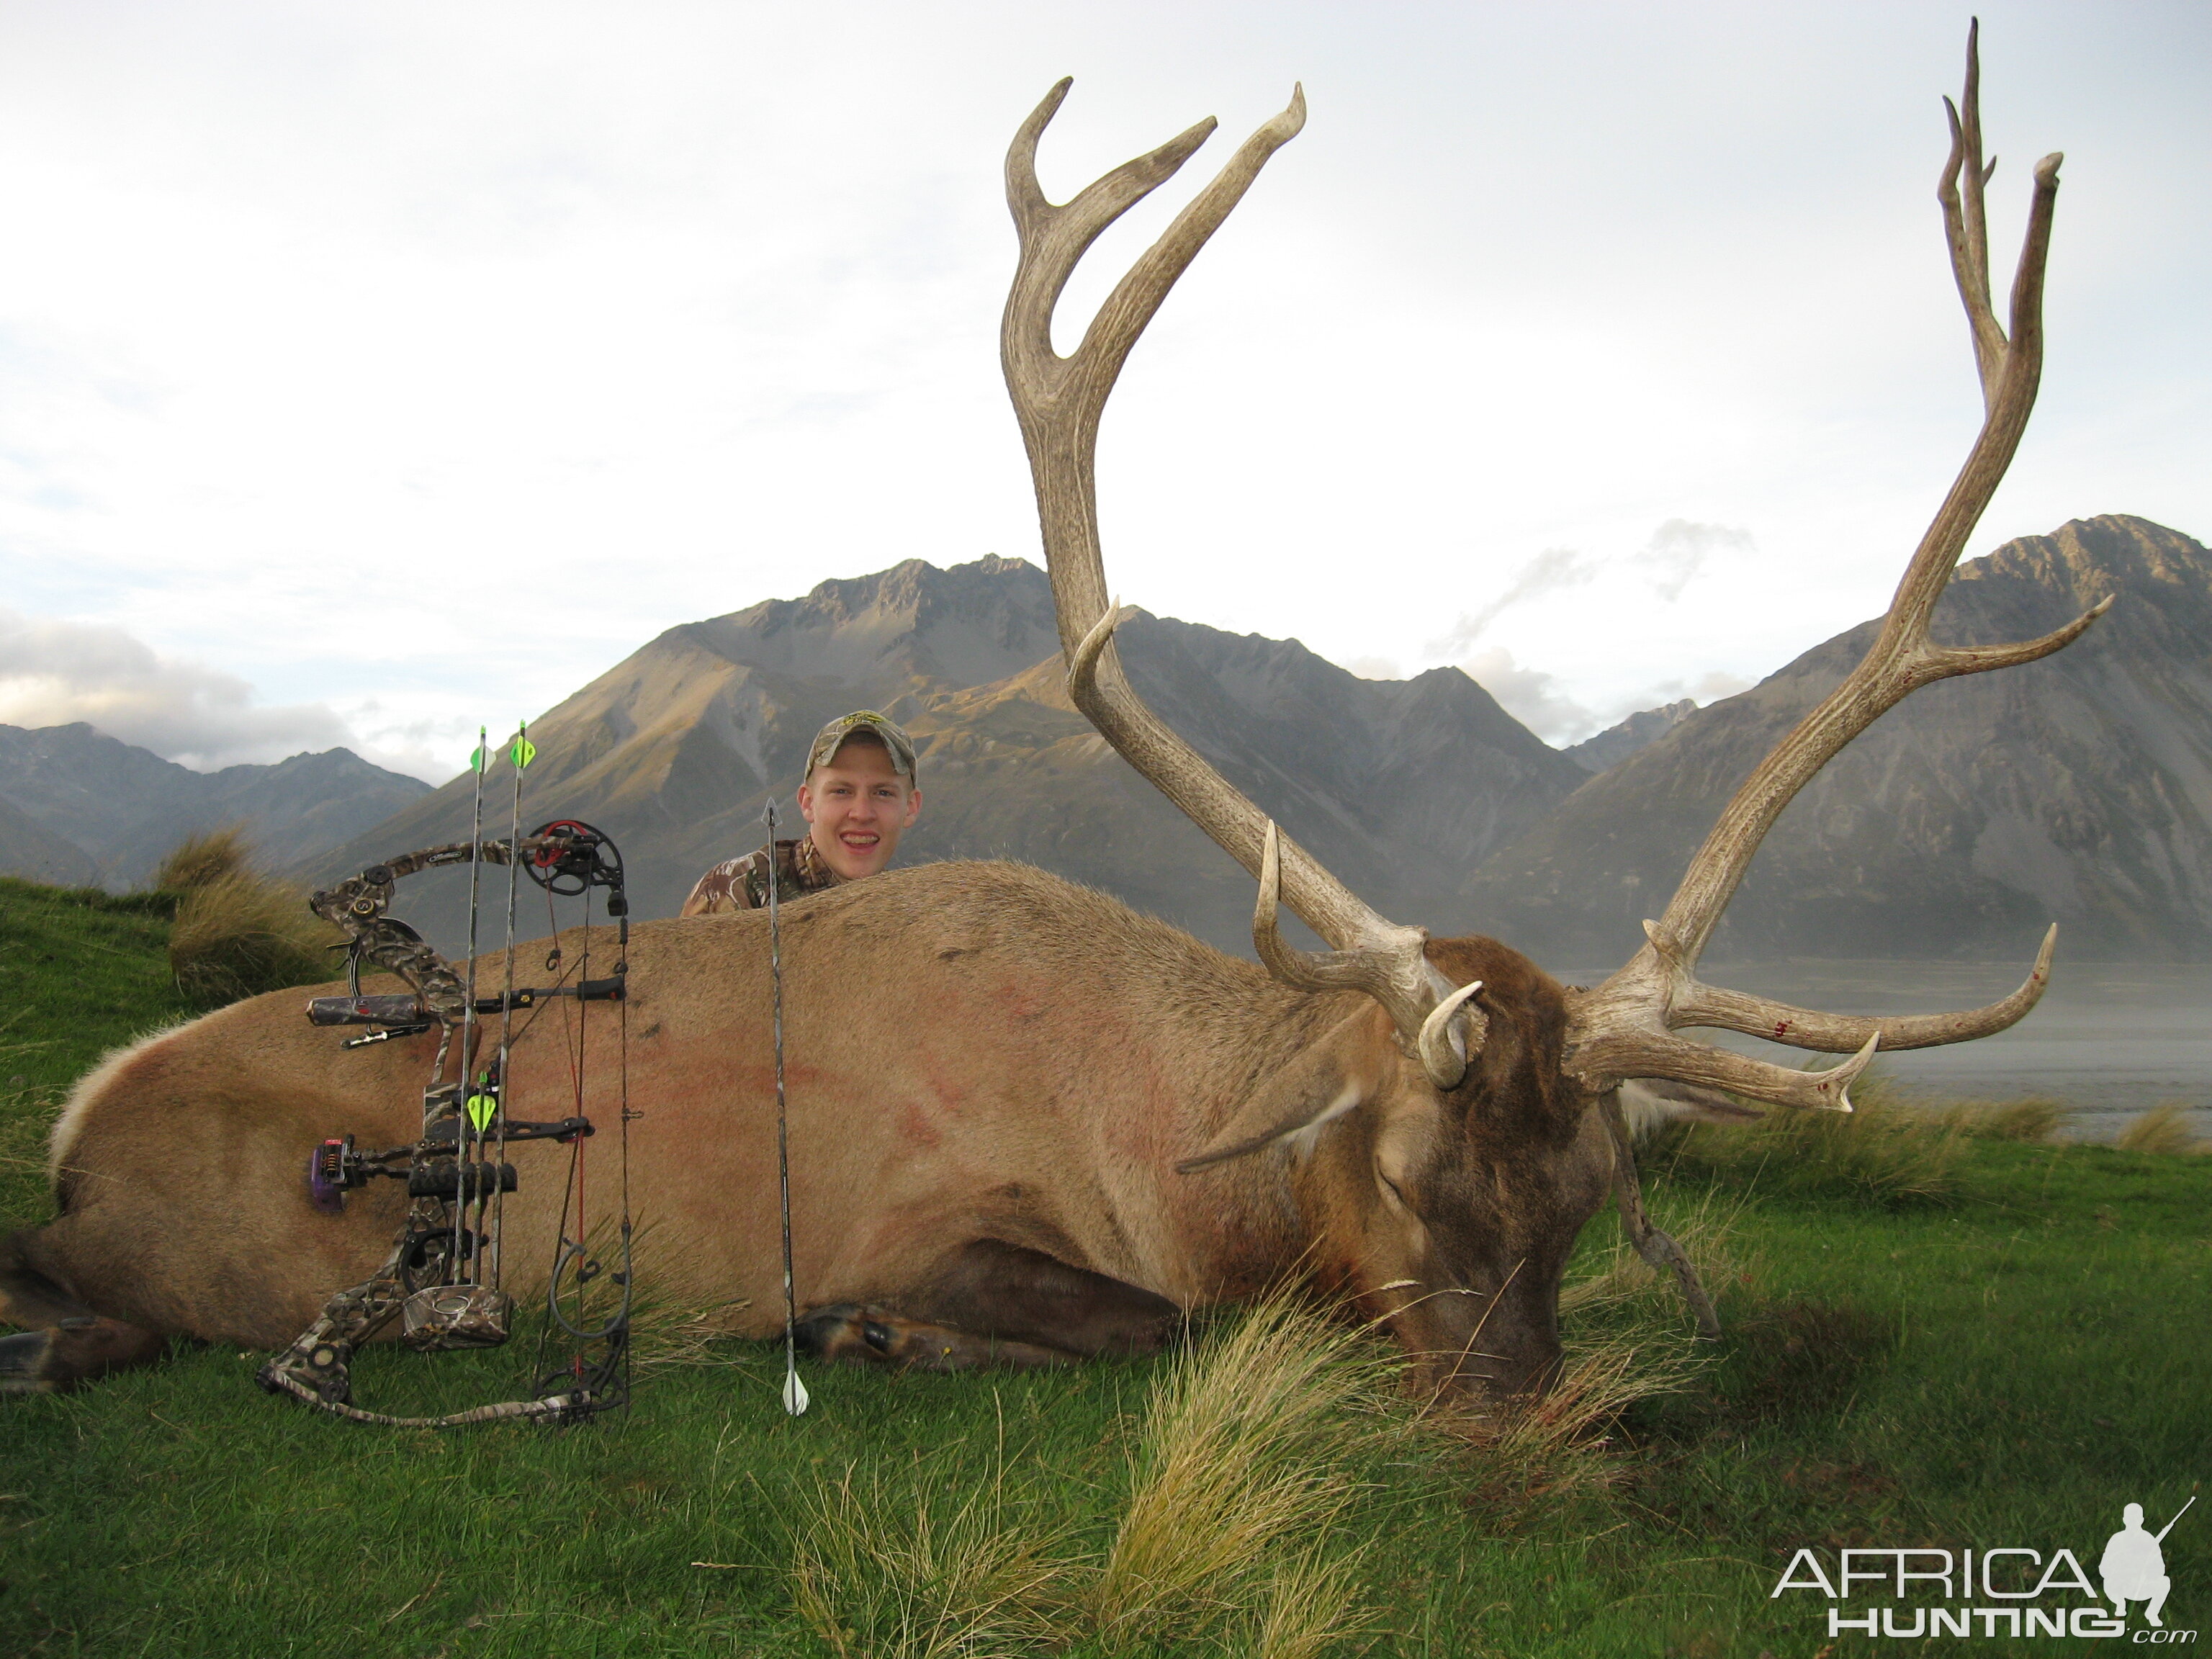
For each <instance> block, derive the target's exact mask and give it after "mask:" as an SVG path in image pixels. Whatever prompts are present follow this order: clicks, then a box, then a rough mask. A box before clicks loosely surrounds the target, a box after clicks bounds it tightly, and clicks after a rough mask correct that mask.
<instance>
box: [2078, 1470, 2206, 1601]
mask: <svg viewBox="0 0 2212 1659" xmlns="http://www.w3.org/2000/svg"><path fill="white" fill-rule="evenodd" d="M2196 1501H2197V1499H2196V1497H2195V1496H2194V1495H2193V1494H2192V1495H2191V1498H2190V1499H2189V1504H2194V1503H2195V1502H2196ZM2189 1504H2183V1505H2182V1506H2181V1507H2180V1508H2179V1509H2178V1510H2175V1511H2174V1512H2173V1521H2169V1522H2166V1525H2165V1526H2163V1527H2161V1528H2160V1529H2159V1530H2158V1532H2157V1533H2156V1534H2150V1533H2148V1532H2145V1531H2144V1530H2143V1523H2142V1519H2143V1508H2142V1504H2129V1505H2128V1506H2127V1508H2126V1509H2124V1510H2122V1511H2121V1512H2120V1522H2121V1525H2120V1530H2119V1531H2118V1532H2116V1533H2114V1534H2112V1537H2111V1538H2110V1539H2109V1540H2107V1541H2106V1544H2105V1553H2104V1558H2103V1559H2101V1560H2100V1561H2099V1562H2098V1563H2097V1571H2098V1574H2099V1576H2100V1577H2102V1578H2103V1579H2104V1581H2105V1599H2106V1601H2110V1602H2111V1603H2112V1612H2113V1613H2114V1614H2115V1615H2117V1616H2118V1617H2119V1618H2122V1619H2125V1618H2126V1617H2127V1616H2128V1603H2129V1602H2130V1601H2146V1602H2148V1603H2149V1605H2148V1607H2144V1608H2143V1620H2144V1621H2145V1622H2146V1623H2148V1624H2149V1625H2151V1626H2154V1628H2157V1629H2161V1630H2162V1629H2164V1628H2165V1626H2166V1621H2165V1620H2162V1619H2160V1617H2159V1616H2158V1614H2159V1609H2160V1608H2161V1607H2164V1606H2165V1605H2166V1592H2167V1591H2168V1590H2170V1589H2172V1588H2173V1580H2172V1579H2171V1578H2169V1577H2166V1556H2165V1553H2163V1552H2162V1551H2161V1550H2160V1548H2159V1546H2160V1545H2161V1544H2163V1543H2165V1542H2166V1534H2167V1533H2170V1532H2172V1530H2173V1522H2174V1521H2179V1520H2180V1519H2181V1517H2182V1516H2185V1515H2186V1514H2188V1513H2189Z"/></svg>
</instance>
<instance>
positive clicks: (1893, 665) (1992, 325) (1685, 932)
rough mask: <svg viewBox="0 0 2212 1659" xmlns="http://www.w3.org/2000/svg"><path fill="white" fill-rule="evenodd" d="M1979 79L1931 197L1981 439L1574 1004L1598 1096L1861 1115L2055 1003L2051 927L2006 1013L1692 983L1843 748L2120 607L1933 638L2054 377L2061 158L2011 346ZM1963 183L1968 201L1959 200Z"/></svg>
mask: <svg viewBox="0 0 2212 1659" xmlns="http://www.w3.org/2000/svg"><path fill="white" fill-rule="evenodd" d="M1980 81H1981V68H1980V61H1979V56H1978V49H1977V33H1976V32H1974V31H1970V32H1969V33H1968V34H1967V37H1966V95H1965V97H1964V98H1963V99H1962V100H1960V106H1959V107H1954V106H1953V105H1952V103H1951V101H1950V100H1948V98H1947V99H1945V100H1943V101H1944V108H1945V109H1946V110H1947V111H1948V112H1949V115H1950V122H1951V154H1950V158H1949V160H1948V161H1947V162H1946V163H1945V164H1944V168H1943V179H1942V185H1941V187H1940V188H1939V190H1938V191H1937V199H1938V200H1940V201H1941V202H1942V204H1943V224H1944V228H1945V231H1946V233H1947V234H1948V240H1949V242H1950V246H1951V268H1952V270H1953V271H1954V274H1955V275H1956V276H1957V278H1958V283H1959V294H1960V298H1961V299H1963V300H1964V301H1965V302H1966V319H1967V322H1968V324H1969V325H1970V326H1971V327H1972V331H1973V341H1974V359H1975V362H1976V365H1977V366H1978V368H1979V370H1980V373H1981V381H1982V401H1983V405H1984V410H1985V417H1984V422H1983V424H1982V430H1981V435H1980V436H1979V437H1978V438H1977V439H1976V440H1975V441H1974V447H1973V449H1972V452H1971V453H1969V454H1968V455H1967V457H1966V465H1965V466H1964V467H1963V468H1962V469H1961V470H1960V473H1959V477H1958V480H1957V482H1956V483H1954V484H1953V485H1952V486H1951V491H1950V494H1949V495H1947V496H1946V497H1945V498H1944V501H1943V505H1942V508H1941V509H1940V510H1939V511H1938V512H1937V513H1936V520H1935V522H1934V523H1932V524H1931V525H1929V527H1928V533H1927V534H1926V535H1925V536H1923V538H1921V542H1920V547H1919V550H1918V551H1917V552H1916V553H1915V554H1914V555H1913V556H1912V562H1911V565H1910V566H1908V567H1907V568H1906V570H1905V579H1904V580H1902V581H1901V582H1899V584H1898V588H1897V593H1896V596H1895V597H1894V598H1893V599H1892V600H1891V601H1890V607H1889V612H1888V614H1887V616H1886V617H1884V618H1883V621H1882V627H1881V635H1880V637H1879V638H1877V639H1876V640H1875V643H1874V645H1873V647H1872V648H1871V649H1869V651H1868V653H1867V654H1866V657H1865V659H1863V661H1862V662H1861V663H1860V664H1859V665H1858V666H1857V668H1855V669H1853V670H1852V671H1851V673H1850V677H1849V678H1846V679H1845V680H1844V683H1843V684H1841V685H1839V686H1838V687H1837V688H1836V689H1835V690H1833V691H1832V692H1831V693H1830V694H1829V695H1828V696H1827V697H1826V699H1825V700H1824V701H1823V702H1821V703H1820V707H1818V708H1815V709H1814V710H1813V712H1812V713H1811V714H1808V715H1807V716H1806V717H1805V719H1804V720H1802V721H1801V722H1800V723H1799V725H1798V726H1797V727H1796V730H1795V731H1793V732H1790V734H1789V735H1788V736H1787V737H1785V738H1783V739H1782V741H1781V742H1780V743H1778V744H1776V745H1775V747H1774V749H1773V751H1772V752H1771V753H1770V754H1769V755H1768V756H1767V757H1766V758H1765V760H1763V761H1761V762H1760V763H1759V765H1758V767H1757V768H1756V769H1754V770H1753V773H1752V774H1751V775H1750V776H1749V777H1748V778H1747V779H1745V780H1744V781H1743V783H1742V785H1741V787H1739V788H1738V789H1737V790H1736V792H1735V796H1734V797H1733V798H1732V799H1730V800H1729V804H1728V805H1727V806H1726V808H1725V809H1723V811H1722V813H1721V816H1720V820H1719V822H1718V823H1715V824H1714V826H1713V828H1712V831H1711V834H1709V835H1708V836H1706V837H1705V844H1704V845H1703V846H1702V847H1700V848H1699V849H1698V853H1697V856H1696V857H1695V858H1693V859H1692V860H1690V867H1689V870H1688V871H1687V872H1686V873H1685V874H1684V876H1683V878H1682V884H1681V885H1680V887H1679V888H1678V889H1677V890H1675V893H1674V898H1673V900H1672V901H1671V902H1669V903H1668V906H1667V909H1666V913H1665V915H1662V916H1661V917H1660V919H1659V920H1658V921H1656V922H1654V921H1647V922H1645V923H1644V933H1645V935H1646V937H1647V939H1648V941H1649V942H1648V943H1647V944H1646V945H1644V948H1643V949H1642V950H1640V951H1638V952H1637V953H1636V955H1635V956H1633V957H1631V958H1630V959H1629V962H1628V963H1627V965H1626V967H1624V968H1622V969H1620V972H1618V973H1616V974H1615V975H1613V977H1612V978H1610V979H1608V980H1607V981H1606V982H1605V983H1604V984H1603V985H1601V986H1600V987H1598V988H1597V989H1596V990H1595V991H1593V992H1590V993H1589V994H1586V995H1584V996H1583V998H1581V999H1580V1000H1579V1001H1578V1002H1577V1006H1576V1007H1575V1010H1574V1012H1573V1016H1572V1018H1571V1023H1570V1026H1569V1038H1568V1044H1569V1048H1568V1054H1569V1065H1570V1066H1571V1069H1572V1070H1574V1071H1575V1072H1577V1073H1579V1074H1580V1075H1581V1076H1582V1077H1583V1079H1584V1080H1585V1081H1586V1082H1587V1083H1589V1085H1591V1086H1592V1087H1594V1088H1597V1089H1601V1090H1602V1089H1604V1088H1607V1087H1610V1086H1611V1085H1613V1084H1614V1083H1617V1082H1620V1081H1621V1080H1622V1079H1629V1078H1639V1077H1653V1078H1673V1079H1678V1080H1680V1081H1682V1082H1686V1083H1697V1084H1704V1085H1709V1086H1712V1087H1717V1088H1722V1089H1728V1090H1732V1091H1735V1092H1736V1093H1738V1094H1741V1095H1745V1096H1748V1097H1751V1098H1753V1099H1755V1100H1763V1101H1766V1102H1769V1103H1772V1104H1775V1105H1787V1106H1826V1107H1832V1108H1836V1109H1842V1110H1849V1109H1850V1103H1849V1101H1848V1099H1847V1098H1846V1097H1845V1090H1846V1088H1847V1087H1848V1085H1850V1080H1851V1079H1853V1078H1854V1077H1856V1076H1857V1074H1858V1073H1860V1072H1861V1071H1862V1070H1863V1069H1864V1067H1865V1066H1866V1065H1867V1062H1868V1061H1869V1060H1871V1059H1872V1058H1873V1056H1874V1053H1875V1048H1876V1047H1877V1046H1879V1047H1881V1048H1928V1047H1932V1046H1934V1045H1936V1044H1938V1043H1945V1042H1966V1041H1967V1040H1968V1039H1970V1038H1973V1037H1978V1036H1988V1035H1990V1033H1991V1032H1993V1031H2001V1030H2004V1028H2005V1027H2006V1026H2008V1025H2010V1024H2012V1023H2013V1022H2014V1021H2015V1020H2016V1019H2018V1018H2020V1017H2021V1015H2023V1014H2025V1013H2026V1012H2027V1011H2028V1010H2029V1009H2030V1008H2033V1006H2035V1004H2036V1002H2037V1000H2038V999H2039V998H2040V997H2041V996H2042V994H2043V990H2044V987H2045V983H2046V982H2047V980H2048V978H2049V974H2050V968H2051V947H2052V945H2054V944H2055V943H2056V941H2057V932H2058V930H2057V927H2052V928H2051V931H2050V932H2049V933H2046V934H2045V936H2044V940H2043V948H2042V950H2041V951H2039V953H2038V954H2037V956H2036V959H2035V966H2034V967H2033V969H2030V970H2029V973H2028V976H2027V981H2026V983H2024V984H2023V985H2021V987H2020V989H2019V990H2017V991H2015V993H2013V994H2012V995H2010V996H2008V997H2007V998H2005V999H2004V1000H2002V1002H1996V1003H1992V1004H1991V1005H1990V1006H1988V1007H1986V1008H1978V1009H1974V1010H1971V1011H1968V1012H1960V1013H1950V1014H1929V1015H1921V1016H1917V1017H1914V1018H1894V1019H1874V1018H1850V1017H1846V1016H1843V1015H1837V1014H1822V1013H1815V1012H1809V1011H1808V1010H1805V1009H1802V1008H1792V1007H1790V1006H1786V1005H1785V1004H1783V1003H1778V1002H1772V1001H1769V1000H1766V999H1765V998H1761V997H1753V996H1746V995H1744V994H1741V993H1739V992H1735V991H1725V990H1720V989H1717V988H1715V987H1711V986H1706V985H1702V984H1700V983H1699V981H1698V980H1697V977H1696V968H1697V963H1698V957H1699V954H1700V953H1701V952H1702V951H1704V950H1705V944H1706V941H1707V940H1709V939H1711V937H1712V933H1713V929H1714V927H1717V925H1718V924H1719V921H1720V918H1721V912H1722V911H1723V909H1724V908H1726V907H1727V904H1728V902H1729V899H1730V897H1732V896H1734V895H1735V890H1736V888H1737V886H1738V885H1739V884H1741V882H1742V880H1743V876H1744V872H1745V870H1746V869H1747V867H1748V866H1750V863H1751V860H1752V855H1753V854H1754V853H1756V852H1757V851H1758V850H1759V842H1760V841H1761V840H1762V839H1764V838H1765V835H1766V832H1767V830H1768V829H1771V828H1772V827H1773V823H1774V821H1775V819H1776V818H1778V817H1780V816H1781V815H1782V810H1783V809H1784V807H1786V806H1787V805H1789V804H1790V801H1791V799H1793V798H1794V797H1795V796H1796V793H1797V792H1798V791H1799V790H1800V789H1802V788H1803V787H1805V785H1806V784H1807V783H1808V782H1810V781H1812V778H1813V776H1814V774H1815V773H1817V772H1818V771H1819V770H1820V769H1821V768H1822V767H1823V766H1825V765H1826V764H1827V763H1828V762H1829V761H1830V760H1832V759H1833V758H1834V757H1835V756H1836V755H1838V753H1840V752H1841V751H1842V750H1843V749H1844V745H1846V744H1849V743H1850V741H1851V739H1852V738H1856V737H1857V736H1858V734H1859V733H1860V732H1863V731H1865V730H1866V729H1867V727H1868V726H1871V725H1873V724H1874V722H1875V720H1877V719H1879V718H1880V717H1881V715H1882V714H1885V713H1887V711H1888V710H1889V709H1891V708H1894V707H1895V706H1896V705H1897V704H1898V703H1899V702H1902V701H1903V700H1904V699H1905V697H1906V696H1908V695H1909V694H1911V692H1914V691H1917V690H1919V689H1920V688H1921V687H1922V686H1923V685H1928V684H1932V683H1934V682H1935V681H1936V680H1942V679H1949V678H1954V677H1955V676H1957V675H1960V674H1979V673H1984V672H1986V671H1989V670H1990V669H1992V668H2009V667H2011V666H2012V665H2014V664H2015V663H2024V662H2033V661H2034V660H2035V659H2037V658H2039V657H2047V656H2049V655H2050V654H2051V653H2052V652H2054V651H2056V650H2057V649H2059V648H2060V647H2063V646H2064V645H2067V644H2069V643H2070V642H2071V641H2074V640H2075V639H2076V638H2078V637H2079V636H2080V635H2081V632H2082V630H2083V629H2087V627H2088V626H2089V624H2090V623H2093V622H2094V621H2095V620H2096V619H2097V618H2098V617H2100V616H2102V615H2103V614H2104V612H2105V611H2106V607H2107V606H2109V605H2111V604H2112V599H2111V597H2110V596H2109V595H2108V596H2107V597H2106V599H2103V600H2101V601H2100V603H2099V604H2098V605H2096V606H2095V608H2094V609H2093V610H2091V611H2088V612H2087V613H2086V614H2085V615H2083V616H2081V617H2076V618H2075V620H2074V621H2073V622H2071V623H2068V624H2067V625H2066V626H2065V627H2063V628H2062V629H2059V630H2058V631H2057V633H2054V634H2046V635H2044V636H2043V637H2042V638H2041V639H2038V640H2029V641H2025V642H2024V643H2021V644H2018V645H1998V646H1974V647H1967V646H1942V645H1937V644H1936V643H1935V642H1934V641H1932V640H1930V639H1929V636H1928V619H1929V615H1930V614H1931V613H1932V612H1933V611H1934V610H1935V608H1936V600H1937V599H1940V598H1942V593H1943V589H1944V587H1945V586H1946V585H1947V584H1948V582H1949V581H1950V580H1951V572H1952V570H1953V569H1954V568H1955V567H1956V565H1957V564H1958V562H1959V556H1960V552H1961V551H1962V550H1964V549H1965V547H1966V538H1967V537H1968V536H1969V535H1971V534H1972V532H1973V528H1974V526H1975V524H1976V522H1977V521H1978V520H1979V519H1980V517H1981V515H1982V511H1983V509H1984V507H1987V506H1988V505H1989V501H1990V496H1991V495H1994V494H1995V493H1996V487H1997V484H1998V482H1999V481H2000V480H2001V479H2002V477H2004V473H2005V469H2006V467H2007V466H2008V465H2010V464H2011V462H2012V458H2013V452H2014V451H2015V449H2017V448H2018V447H2020V439H2021V432H2022V431H2023V430H2024V429H2025V428H2027V417H2028V412H2029V410H2032V409H2033V407H2034V405H2035V392H2036V385H2037V382H2038V380H2039V379H2040V378H2041V375H2042V372H2043V320H2042V306H2043V270H2044V262H2045V257H2046V256H2047V254H2048V252H2049V251H2050V246H2051V209H2052V204H2053V203H2054V202H2055V201H2056V200H2057V194H2058V164H2059V162H2060V161H2061V160H2062V159H2063V158H2062V157H2061V156H2058V155H2046V156H2045V157H2044V158H2043V160H2042V161H2039V162H2038V163H2037V164H2036V167H2035V191H2034V196H2033V199H2032V201H2031V202H2030V204H2029V207H2028V219H2027V237H2026V239H2025V241H2024V243H2023V245H2022V246H2021V256H2020V267H2019V270H2018V273H2017V275H2015V277H2014V279H2013V289H2012V329H2011V332H2010V334H2009V336H2008V334H2007V333H2006V331H2005V330H2004V329H2003V328H2002V327H2001V326H2000V325H1999V324H1998V322H1997V319H1996V313H1995V311H1994V310H1993V308H1992V307H1991V305H1990V273H1989V263H1990V262H1989V235H1988V228H1987V223H1986V221H1985V219H1984V213H1983V201H1982V191H1983V188H1984V186H1985V185H1987V184H1988V183H1989V180H1990V175H1991V174H1993V173H1995V172H1996V162H1995V161H1991V162H1990V164H1989V165H1988V166H1987V167H1984V165H1983V163H1982V127H1981V88H1980ZM1962 174H1963V176H1964V179H1965V181H1966V196H1965V201H1964V204H1963V205H1962V204H1961V202H1960V190H1959V185H1960V178H1961V175H1962ZM1683 1026H1711V1027H1717V1028H1718V1029H1720V1030H1730V1031H1741V1032H1746V1033H1747V1034H1749V1035H1752V1036H1762V1037H1767V1038H1770V1039H1771V1040H1773V1041H1775V1042H1784V1043H1789V1044H1791V1045H1793V1046H1795V1047H1797V1048H1817V1049H1824V1050H1826V1051H1828V1052H1830V1053H1851V1054H1852V1058H1851V1059H1850V1060H1847V1061H1845V1062H1844V1064H1843V1065H1841V1066H1837V1067H1836V1068H1835V1069H1833V1070H1832V1071H1828V1072H1815V1073H1807V1072H1796V1071H1791V1070H1790V1069H1788V1068H1787V1067H1784V1066H1772V1065H1768V1064H1765V1062H1762V1061H1759V1060H1750V1059H1747V1058H1746V1057H1744V1056H1742V1055H1740V1054H1730V1053H1729V1052H1727V1051H1726V1050H1723V1049H1718V1048H1710V1047H1707V1046H1706V1045H1705V1044H1702V1043H1696V1042H1689V1041H1686V1039H1684V1038H1681V1037H1678V1036H1674V1031H1675V1030H1677V1029H1679V1028H1680V1027H1683ZM1853 1051H1856V1052H1855V1053H1854V1052H1853Z"/></svg>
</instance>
